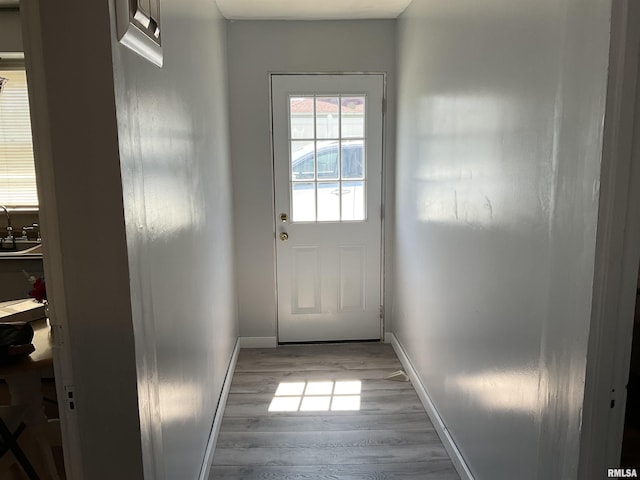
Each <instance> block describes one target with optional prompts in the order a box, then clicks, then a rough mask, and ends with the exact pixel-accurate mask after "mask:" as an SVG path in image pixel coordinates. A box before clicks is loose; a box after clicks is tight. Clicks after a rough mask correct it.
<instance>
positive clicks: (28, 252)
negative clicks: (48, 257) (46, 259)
mask: <svg viewBox="0 0 640 480" xmlns="http://www.w3.org/2000/svg"><path fill="white" fill-rule="evenodd" d="M11 245H12V246H13V244H11ZM5 246H6V245H5ZM7 257H10V258H25V257H27V258H28V257H42V243H41V242H37V241H35V240H16V248H15V250H14V249H13V248H12V249H9V248H0V258H7Z"/></svg>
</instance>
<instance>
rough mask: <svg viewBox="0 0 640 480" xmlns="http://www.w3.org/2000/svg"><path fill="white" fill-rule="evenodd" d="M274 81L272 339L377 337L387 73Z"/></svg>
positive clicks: (290, 77) (277, 78)
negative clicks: (274, 311) (275, 308)
mask: <svg viewBox="0 0 640 480" xmlns="http://www.w3.org/2000/svg"><path fill="white" fill-rule="evenodd" d="M271 80H272V82H271V86H272V91H271V93H272V98H271V101H272V113H273V119H272V121H273V153H274V175H275V213H276V219H275V220H276V229H275V234H276V245H277V252H276V253H277V285H278V341H279V342H309V341H332V340H369V339H376V340H377V339H380V338H381V315H380V288H381V286H380V285H381V275H380V265H381V235H382V231H381V199H382V196H381V185H382V101H383V91H384V76H383V75H380V74H376V75H373V74H371V75H367V74H361V75H272V77H271Z"/></svg>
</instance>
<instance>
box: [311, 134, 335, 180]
mask: <svg viewBox="0 0 640 480" xmlns="http://www.w3.org/2000/svg"><path fill="white" fill-rule="evenodd" d="M338 146H339V143H338V142H318V147H317V151H318V154H317V155H318V179H319V180H332V179H336V180H337V179H338V172H339V170H340V169H339V162H338Z"/></svg>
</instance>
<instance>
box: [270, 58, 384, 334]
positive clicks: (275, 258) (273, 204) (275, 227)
mask: <svg viewBox="0 0 640 480" xmlns="http://www.w3.org/2000/svg"><path fill="white" fill-rule="evenodd" d="M275 75H381V76H382V142H381V143H382V145H381V148H382V152H380V154H381V158H382V160H381V161H382V174H381V178H380V302H379V303H380V341H381V342H383V341H384V326H385V304H384V298H385V276H386V275H385V273H386V272H385V269H384V266H385V256H386V245H385V231H386V230H385V228H386V227H385V217H386V215H385V212H386V209H385V205H386V195H387V191H386V188H385V186H386V180H387V155H386V146H387V72H379V71H366V72H363V71H361V72H352V71H338V72H336V71H313V72H303V71H294V72H287V71H270V72H269V73H268V77H269V149H270V155H271V209H272V215H271V218H272V224H271V227H272V228H271V230H272V231H271V233H272V235H271V236H272V238H273V243H272V248H273V276H274V278H273V283H274V285H275V289H274V292H273V294H274V302H275V307H276V308H275V311H276V318H275V320H276V321H275V325H276V331H275V334H276V345H279V344H280V337H279V332H280V329H279V325H278V319H279V318H280V315H279V311H278V253H277V247H278V244H277V231H278V223H277V221H276V176H275V151H274V142H273V132H274V129H273V77H274V76H275Z"/></svg>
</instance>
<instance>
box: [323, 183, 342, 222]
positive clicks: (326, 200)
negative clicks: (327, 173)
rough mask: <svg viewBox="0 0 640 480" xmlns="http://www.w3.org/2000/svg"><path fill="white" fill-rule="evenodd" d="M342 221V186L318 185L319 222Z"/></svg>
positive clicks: (335, 184) (336, 184)
mask: <svg viewBox="0 0 640 480" xmlns="http://www.w3.org/2000/svg"><path fill="white" fill-rule="evenodd" d="M339 220H340V184H339V183H332V182H331V183H330V182H326V183H325V182H322V183H318V221H319V222H323V221H324V222H332V221H339Z"/></svg>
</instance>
